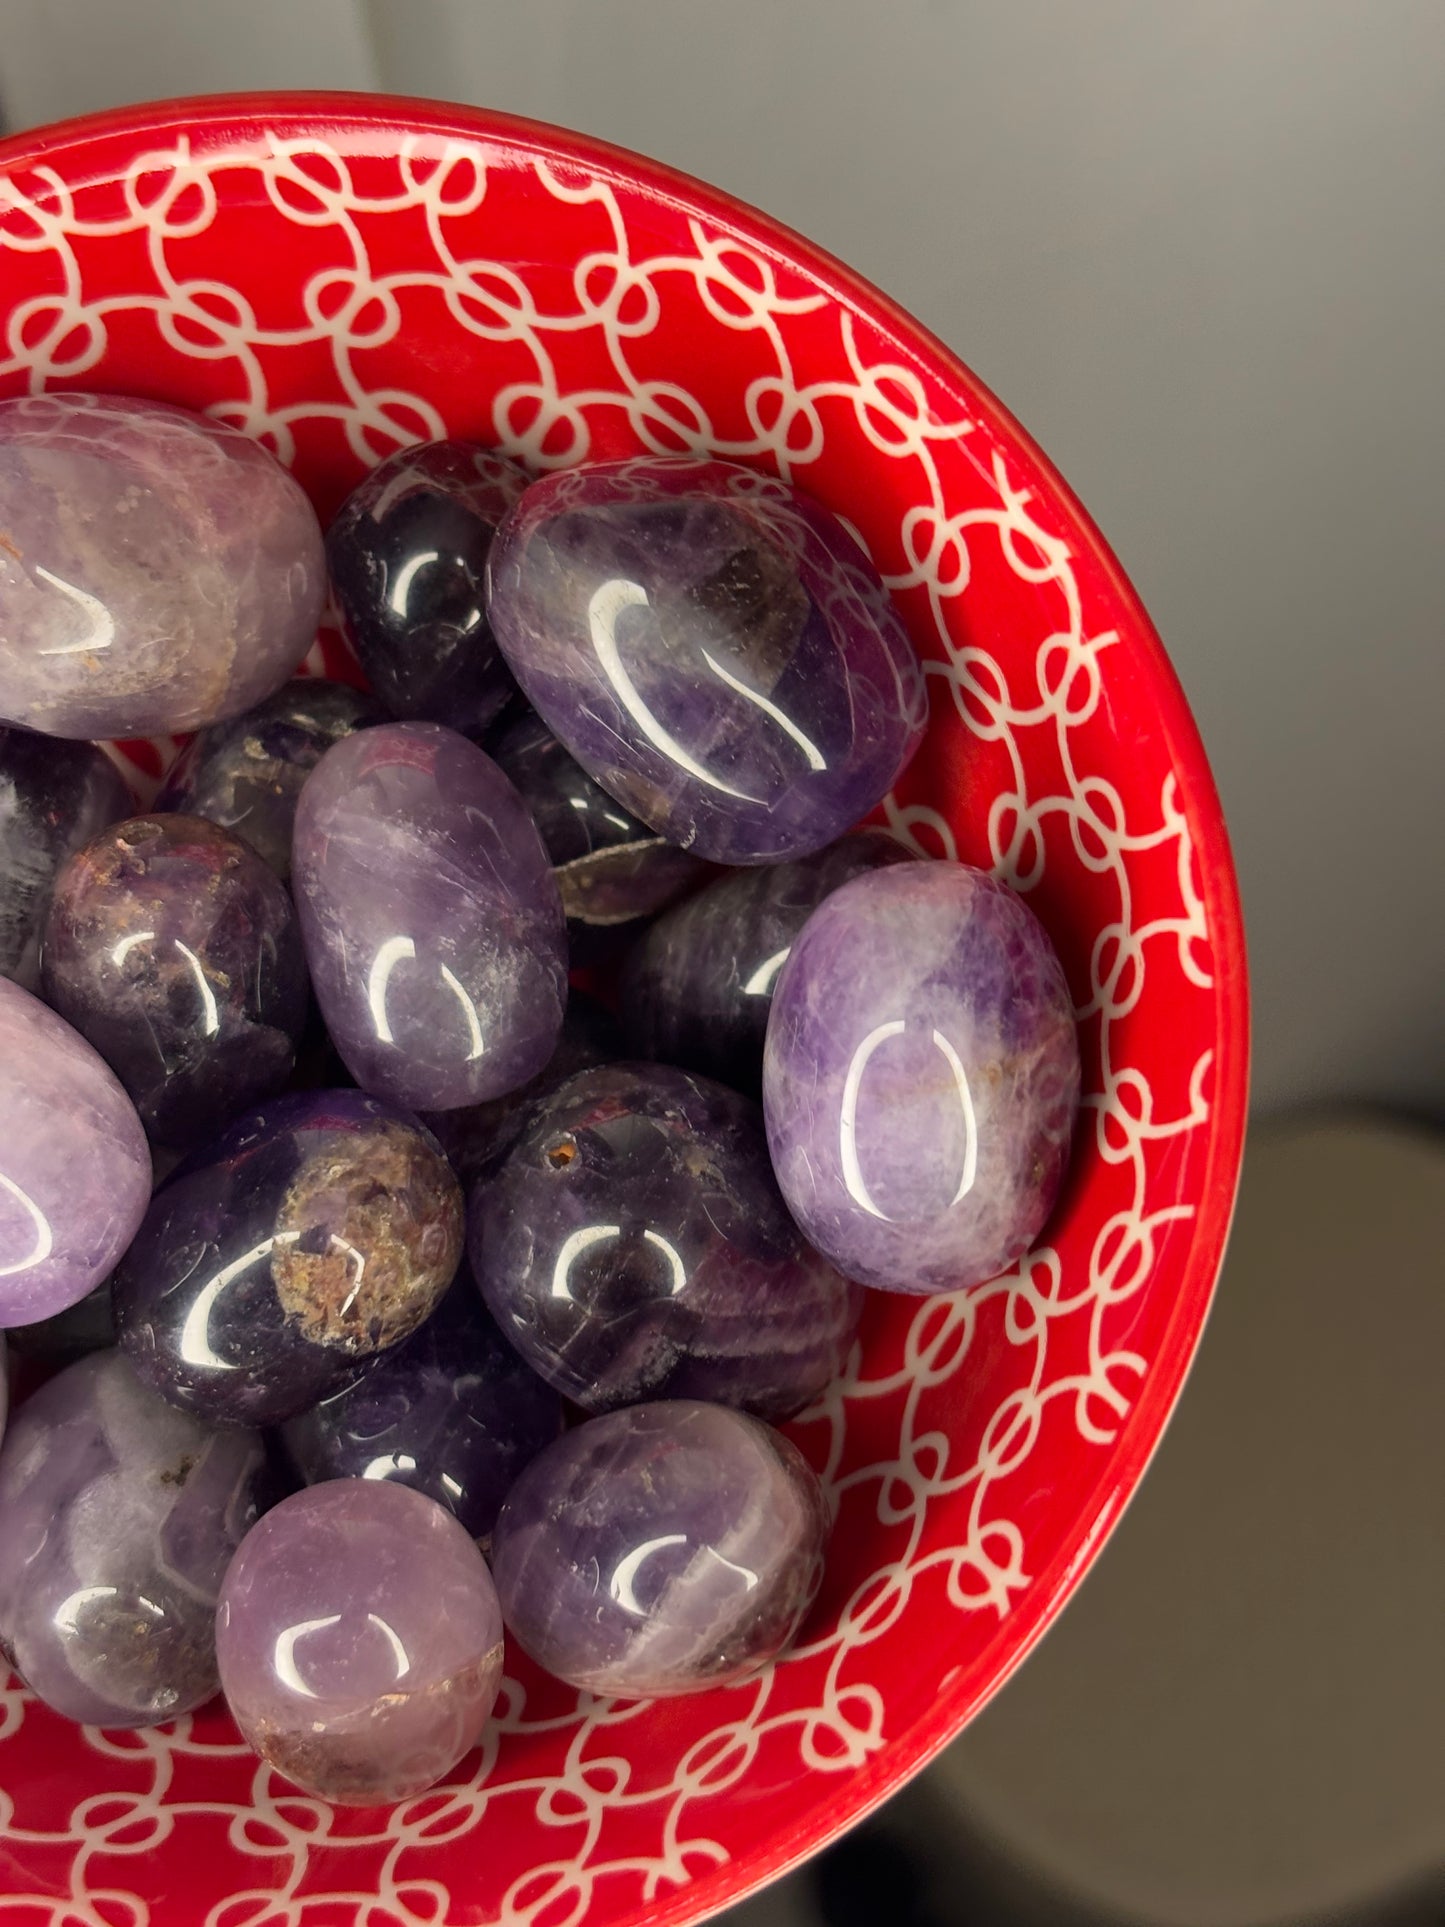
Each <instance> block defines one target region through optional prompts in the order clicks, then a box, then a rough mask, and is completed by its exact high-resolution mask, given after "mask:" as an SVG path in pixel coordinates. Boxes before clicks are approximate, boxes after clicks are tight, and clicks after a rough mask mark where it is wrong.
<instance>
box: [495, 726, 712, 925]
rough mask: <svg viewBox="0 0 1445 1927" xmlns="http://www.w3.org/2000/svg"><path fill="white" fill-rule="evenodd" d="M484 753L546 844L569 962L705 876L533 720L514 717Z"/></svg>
mask: <svg viewBox="0 0 1445 1927" xmlns="http://www.w3.org/2000/svg"><path fill="white" fill-rule="evenodd" d="M492 754H493V756H494V757H495V758H496V761H497V764H498V766H499V767H500V769H501V770H502V771H503V773H504V774H505V775H506V776H507V777H509V778H510V780H511V781H512V782H513V783H514V784H515V785H516V787H517V790H518V793H519V794H520V796H521V798H522V801H523V802H524V803H525V804H526V805H527V808H528V809H529V810H530V811H531V813H532V821H533V822H534V823H535V824H536V825H537V828H538V830H540V832H541V835H542V841H543V843H545V844H546V846H547V854H548V856H550V857H551V859H552V874H553V875H554V876H555V877H556V879H557V887H558V889H559V890H560V891H561V893H562V908H563V909H564V910H565V911H566V913H567V934H568V937H569V939H570V940H571V945H572V954H573V956H574V958H575V957H577V956H579V955H586V954H592V955H596V954H598V953H600V952H602V951H603V950H605V949H606V948H607V947H608V946H609V943H610V942H615V941H616V940H617V939H618V938H620V937H624V936H625V935H626V934H627V933H628V930H629V928H630V927H631V926H632V925H634V924H636V923H637V922H638V920H639V919H640V918H644V917H650V916H652V915H654V914H655V913H656V912H657V911H658V910H661V909H662V908H663V906H664V905H665V904H668V903H671V902H672V901H673V899H674V898H675V897H676V896H678V895H679V894H680V893H681V892H682V891H683V890H686V889H687V888H688V887H689V886H690V885H691V884H693V883H696V882H697V881H698V879H699V878H700V877H702V876H705V875H706V874H707V866H706V865H705V864H704V863H702V862H701V861H700V860H699V859H698V858H697V857H695V856H690V855H689V854H688V852H687V851H686V850H679V849H678V847H677V845H676V844H674V843H669V842H668V841H667V840H666V838H665V837H661V836H659V835H658V834H657V832H656V830H650V829H649V828H648V827H647V825H646V824H645V823H642V822H640V821H639V820H638V819H637V817H635V816H633V815H632V813H631V812H630V811H629V810H625V809H624V808H623V807H622V805H621V804H620V803H618V802H615V801H614V800H613V798H612V797H610V796H609V795H608V794H607V792H606V790H604V789H603V788H602V787H601V785H600V784H598V783H594V782H593V780H592V778H591V777H590V776H589V775H588V774H587V772H586V770H585V769H583V767H582V765H581V764H580V763H579V762H578V761H577V760H576V758H575V757H573V756H570V755H569V754H568V753H567V751H566V750H565V749H563V747H562V745H561V744H560V743H559V742H558V741H557V738H556V737H555V736H554V735H553V734H552V732H551V730H550V729H548V727H547V725H546V724H545V723H544V722H543V721H542V719H541V717H540V716H523V717H520V718H519V719H518V720H517V721H516V722H514V723H513V724H512V726H511V728H510V729H509V730H508V731H507V732H506V734H505V735H504V736H503V737H501V739H500V740H499V741H498V743H497V745H496V747H495V748H494V749H493V751H492Z"/></svg>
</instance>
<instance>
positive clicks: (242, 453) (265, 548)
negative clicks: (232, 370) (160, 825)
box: [0, 394, 326, 737]
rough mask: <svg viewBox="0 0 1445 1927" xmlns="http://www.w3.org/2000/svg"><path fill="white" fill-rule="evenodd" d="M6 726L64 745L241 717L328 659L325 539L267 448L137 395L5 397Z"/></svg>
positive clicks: (2, 684)
mask: <svg viewBox="0 0 1445 1927" xmlns="http://www.w3.org/2000/svg"><path fill="white" fill-rule="evenodd" d="M0 529H3V530H4V531H5V541H4V544H3V545H0V714H3V715H4V717H5V718H6V719H7V720H9V721H11V722H17V723H28V724H29V725H30V727H31V728H32V729H40V730H44V731H45V732H46V733H47V734H48V735H51V736H81V737H97V736H154V735H160V734H163V733H166V732H176V733H179V732H181V731H183V730H188V729H198V728H200V727H202V726H203V725H204V724H206V723H212V722H216V721H219V720H220V718H222V717H224V716H237V715H240V714H241V712H242V711H243V710H247V709H249V708H250V707H251V706H252V704H253V703H256V702H259V701H260V699H261V698H262V697H263V696H265V695H267V694H269V693H270V691H271V690H273V689H275V688H276V687H277V685H278V684H280V683H282V682H284V681H285V680H286V678H287V677H288V676H289V675H290V674H291V673H292V671H293V670H294V669H295V668H296V665H297V664H298V663H299V662H300V661H301V658H302V657H303V656H304V655H305V654H306V651H307V650H308V649H309V648H310V647H311V643H312V640H313V638H314V636H315V633H316V622H317V618H318V617H319V616H320V614H321V603H322V598H323V596H324V595H325V592H326V565H325V556H324V553H323V550H322V545H321V530H320V528H319V526H318V524H317V521H316V515H315V512H314V510H313V509H312V507H311V504H310V503H309V502H308V501H307V499H306V497H305V495H304V494H303V493H302V491H301V489H300V488H299V487H298V485H297V484H296V482H295V481H293V480H292V478H291V476H290V475H288V474H287V472H286V470H285V469H284V468H282V467H281V465H280V463H279V462H277V461H276V460H275V459H274V458H273V457H272V456H271V455H270V454H268V453H267V451H266V450H265V449H264V448H262V446H261V445H260V443H259V442H253V441H251V440H249V439H248V437H246V436H245V435H241V434H238V433H237V432H236V430H235V429H233V428H227V427H224V426H223V425H222V424H221V423H220V422H217V421H212V420H210V419H208V418H207V417H205V416H202V415H193V414H191V413H190V412H189V411H188V410H186V409H184V408H172V407H171V406H170V405H169V404H167V403H165V402H156V401H139V400H133V399H129V398H127V397H125V396H121V395H80V394H55V395H29V396H24V397H21V398H19V399H17V400H13V401H4V402H0Z"/></svg>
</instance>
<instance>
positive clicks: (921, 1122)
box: [763, 863, 1079, 1292]
mask: <svg viewBox="0 0 1445 1927" xmlns="http://www.w3.org/2000/svg"><path fill="white" fill-rule="evenodd" d="M1078 1101H1079V1045H1078V1038H1077V1036H1076V1034H1075V1030H1074V1016H1073V1006H1072V1004H1071V1002H1070V998H1069V988H1068V984H1067V983H1066V981H1065V979H1064V972H1063V968H1062V966H1061V965H1060V963H1059V960H1058V957H1057V956H1056V955H1055V953H1054V949H1053V946H1052V945H1051V944H1050V942H1049V938H1048V934H1047V932H1046V931H1045V929H1044V927H1043V925H1042V924H1041V923H1040V922H1039V920H1038V918H1037V917H1036V916H1035V915H1034V913H1033V911H1032V910H1030V909H1029V907H1028V905H1027V904H1026V903H1024V902H1023V900H1022V899H1021V898H1020V897H1017V896H1015V895H1014V893H1013V892H1012V891H1011V890H1009V889H1007V888H1006V887H1005V886H1004V885H1003V884H1001V883H998V882H996V881H994V879H993V878H991V877H989V876H986V875H985V874H984V873H983V871H981V870H973V869H969V868H967V867H966V866H965V865H963V864H958V863H910V864H904V865H902V866H900V867H899V868H897V869H888V870H875V871H873V872H871V873H870V874H868V875H866V876H860V877H855V878H854V880H853V881H852V882H851V883H845V884H844V885H843V887H842V888H841V889H840V890H838V891H835V893H834V894H833V895H832V896H830V897H829V898H828V899H827V901H826V902H825V903H824V904H823V905H822V906H821V908H819V909H818V910H816V911H815V912H814V914H813V916H812V917H811V918H810V919H809V921H808V923H807V925H806V926H805V928H804V930H803V932H802V934H801V936H799V937H798V938H797V940H796V941H795V942H794V944H793V947H792V951H791V953H790V955H789V957H788V961H787V963H786V964H785V965H784V966H783V971H782V975H781V977H780V978H779V981H778V987H777V990H776V992H775V994H774V997H773V1009H772V1015H771V1017H770V1019H769V1022H768V1037H767V1048H766V1051H765V1055H764V1064H763V1103H764V1107H765V1110H766V1114H767V1121H768V1142H769V1145H770V1146H771V1149H772V1154H773V1165H774V1168H775V1169H776V1171H777V1174H778V1182H779V1184H780V1185H781V1186H782V1190H783V1196H784V1197H785V1198H786V1199H787V1201H788V1205H789V1207H790V1209H791V1210H792V1213H793V1216H794V1217H795V1218H796V1219H797V1220H798V1223H799V1224H800V1225H801V1226H802V1227H803V1230H804V1232H805V1233H806V1235H807V1236H808V1237H809V1238H810V1239H811V1240H812V1242H813V1243H814V1244H815V1245H816V1246H817V1247H818V1249H819V1250H820V1251H822V1252H825V1253H826V1254H827V1256H828V1257H830V1258H831V1259H832V1260H833V1262H834V1264H836V1265H837V1266H838V1267H839V1269H840V1270H841V1271H843V1272H845V1273H846V1274H847V1275H848V1276H849V1277H850V1278H856V1279H858V1280H859V1281H860V1283H862V1284H865V1285H878V1286H882V1287H883V1288H885V1289H887V1290H892V1291H915V1292H930V1291H952V1290H954V1289H956V1288H958V1287H961V1286H964V1285H972V1284H977V1283H979V1282H981V1281H982V1280H983V1279H985V1278H992V1277H994V1276H996V1275H997V1274H998V1273H999V1272H1001V1271H1004V1270H1006V1269H1007V1268H1008V1266H1010V1265H1011V1264H1013V1263H1014V1261H1015V1260H1016V1259H1018V1258H1020V1257H1021V1256H1022V1255H1023V1254H1024V1252H1025V1251H1027V1250H1028V1248H1029V1246H1030V1245H1031V1244H1032V1243H1033V1241H1034V1239H1035V1238H1036V1237H1037V1235H1038V1233H1039V1232H1040V1230H1042V1228H1043V1225H1044V1222H1045V1220H1046V1219H1047V1217H1048V1215H1049V1212H1050V1210H1051V1209H1052V1208H1053V1203H1054V1199H1055V1198H1056V1196H1057V1195H1058V1190H1059V1186H1060V1184H1061V1182H1062V1180H1063V1175H1064V1168H1065V1166H1066V1164H1067V1162H1068V1156H1069V1138H1070V1134H1071V1132H1072V1129H1073V1122H1074V1114H1075V1111H1076V1109H1077V1106H1078Z"/></svg>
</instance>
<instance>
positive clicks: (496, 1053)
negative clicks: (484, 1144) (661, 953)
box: [292, 723, 567, 1111]
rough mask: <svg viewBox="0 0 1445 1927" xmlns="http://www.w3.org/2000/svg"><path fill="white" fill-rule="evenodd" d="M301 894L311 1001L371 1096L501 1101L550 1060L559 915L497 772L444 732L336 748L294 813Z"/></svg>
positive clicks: (555, 1023)
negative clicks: (318, 1007)
mask: <svg viewBox="0 0 1445 1927" xmlns="http://www.w3.org/2000/svg"><path fill="white" fill-rule="evenodd" d="M292 881H293V886H294V888H295V891H296V902H297V909H298V911H299V913H300V917H301V929H302V934H303V936H304V938H305V941H306V956H307V961H308V962H309V964H310V966H311V980H312V984H313V985H314V987H315V991H316V1000H317V1002H318V1003H319V1004H320V1006H321V1012H322V1015H323V1016H324V1017H325V1019H326V1027H327V1029H328V1030H329V1031H330V1033H331V1037H332V1040H333V1042H334V1043H335V1045H336V1048H337V1050H338V1051H339V1052H340V1053H341V1057H342V1060H343V1061H344V1063H345V1064H346V1067H347V1069H348V1070H349V1071H350V1072H351V1074H352V1076H353V1077H354V1078H355V1079H356V1081H357V1083H358V1084H359V1085H360V1086H361V1087H362V1089H363V1090H368V1091H374V1092H375V1093H376V1094H377V1095H378V1096H380V1097H388V1098H391V1099H393V1100H394V1101H395V1102H397V1103H399V1104H406V1105H409V1106H411V1107H413V1108H414V1109H416V1110H419V1111H447V1110H453V1109H455V1108H457V1107H459V1106H461V1105H464V1104H478V1103H481V1102H482V1101H483V1100H484V1099H486V1098H491V1097H500V1096H501V1095H502V1094H503V1093H504V1092H506V1091H511V1090H515V1089H516V1088H517V1087H518V1085H521V1084H525V1083H526V1082H527V1080H528V1079H529V1078H531V1077H535V1076H536V1074H537V1072H538V1071H540V1070H541V1069H542V1068H543V1067H544V1065H545V1064H546V1062H547V1060H548V1058H549V1057H550V1056H551V1055H552V1052H553V1050H554V1049H555V1048H556V1044H557V1036H558V1032H559V1031H560V1029H561V1025H562V1012H563V1010H564V1009H565V1007H566V1003H567V940H566V930H565V926H564V923H563V918H562V904H561V900H560V898H559V897H558V894H557V885H556V884H555V882H554V881H553V880H552V874H551V870H550V868H549V866H548V863H547V853H546V851H545V850H544V849H543V847H542V840H541V838H540V837H539V836H538V834H537V831H536V827H535V825H534V824H533V822H532V819H531V818H530V817H529V816H528V814H527V811H526V807H525V805H524V804H523V802H522V799H521V798H520V797H519V796H518V794H517V792H516V791H515V790H514V789H513V788H512V785H511V784H510V783H509V782H508V781H507V779H506V777H505V776H503V774H502V772H501V771H500V770H499V769H498V768H497V766H496V764H495V763H494V762H493V761H492V759H491V757H490V756H487V755H486V754H485V753H484V752H483V751H482V750H480V749H478V748H477V747H476V745H475V744H474V743H469V742H468V741H467V740H466V738H465V737H463V736H459V735H457V733H456V732H455V731H454V730H450V729H442V728H440V727H439V726H438V725H437V724H435V723H386V724H383V725H382V727H381V728H379V729H369V730H365V731H363V732H362V733H361V734H360V735H357V736H349V737H347V738H346V739H345V740H344V741H342V742H339V743H337V744H336V745H335V747H334V748H332V749H329V750H328V751H327V752H326V754H325V756H323V757H322V759H321V761H320V762H319V763H318V764H317V766H316V769H315V770H314V771H313V773H312V775H311V776H310V778H309V779H308V781H307V784H306V788H305V789H304V790H303V791H302V793H301V804H300V807H299V809H298V810H297V813H296V836H295V843H294V847H293V854H292Z"/></svg>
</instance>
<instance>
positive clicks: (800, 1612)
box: [492, 1399, 828, 1699]
mask: <svg viewBox="0 0 1445 1927" xmlns="http://www.w3.org/2000/svg"><path fill="white" fill-rule="evenodd" d="M827 1537H828V1511H827V1506H826V1504H825V1502H824V1498H823V1494H822V1491H821V1489H820V1487H819V1485H818V1481H817V1479H816V1478H815V1477H814V1475H813V1473H812V1471H811V1470H810V1469H809V1467H808V1465H807V1462H806V1461H805V1460H804V1458H803V1456H802V1454H801V1453H800V1452H799V1451H798V1449H797V1448H796V1446H794V1445H792V1444H790V1443H789V1441H788V1440H787V1439H785V1438H784V1437H783V1436H782V1434H781V1433H779V1432H774V1431H773V1430H772V1429H771V1428H770V1427H769V1426H766V1425H762V1424H760V1423H759V1422H758V1421H757V1420H756V1419H752V1418H748V1417H747V1416H746V1415H745V1414H743V1413H741V1412H733V1411H729V1410H727V1409H726V1408H725V1407H723V1406H718V1405H699V1404H695V1403H694V1402H693V1401H692V1400H690V1399H667V1400H662V1401H660V1402H658V1403H656V1404H652V1405H635V1406H632V1407H631V1408H630V1409H629V1410H627V1411H623V1412H609V1413H607V1414H606V1415H605V1416H604V1417H602V1418H594V1419H590V1420H589V1421H588V1422H587V1423H586V1424H585V1425H580V1426H578V1428H577V1429H576V1430H575V1431H573V1432H569V1433H567V1434H566V1436H565V1437H563V1438H560V1439H558V1440H557V1442H556V1444H555V1445H549V1446H548V1447H547V1449H546V1451H545V1452H542V1453H541V1454H539V1456H538V1457H537V1458H535V1459H533V1461H532V1463H531V1465H529V1466H528V1468H527V1470H526V1471H525V1472H524V1473H523V1474H522V1476H521V1478H520V1479H519V1480H518V1481H517V1483H516V1485H514V1486H513V1488H512V1491H511V1495H510V1497H509V1498H508V1500H507V1503H506V1505H505V1506H503V1508H502V1516H501V1518H500V1519H499V1520H498V1522H497V1530H496V1534H495V1536H494V1538H493V1541H492V1570H493V1573H494V1574H495V1576H496V1581H497V1591H498V1593H499V1594H500V1596H501V1601H502V1616H503V1618H504V1619H505V1620H506V1622H507V1627H508V1630H509V1631H510V1632H512V1633H513V1634H514V1635H515V1636H516V1638H517V1639H518V1640H519V1641H520V1642H521V1644H522V1645H523V1646H524V1647H525V1648H526V1650H527V1651H528V1652H529V1653H530V1654H531V1656H532V1658H533V1659H535V1660H537V1661H538V1663H539V1664H541V1665H543V1666H545V1667H546V1668H547V1670H548V1671H549V1672H552V1673H555V1674H556V1675H557V1677H558V1678H559V1679H563V1680H566V1681H567V1682H568V1683H569V1684H570V1685H572V1686H580V1687H582V1688H584V1689H585V1690H586V1691H588V1692H591V1693H606V1694H613V1695H616V1696H618V1697H620V1698H626V1699H651V1698H654V1697H659V1696H661V1695H664V1694H669V1695H670V1694H676V1693H695V1692H699V1691H701V1690H703V1689H704V1688H706V1687H709V1686H723V1685H726V1684H728V1683H729V1682H730V1681H733V1680H738V1679H745V1678H746V1677H747V1676H748V1674H750V1673H755V1672H757V1671H758V1670H759V1669H760V1668H761V1667H763V1666H764V1665H766V1664H767V1662H768V1661H769V1660H770V1659H773V1658H775V1657H776V1655H777V1654H778V1653H779V1652H781V1651H782V1649H783V1648H784V1647H785V1646H786V1645H787V1643H788V1641H789V1640H790V1639H792V1637H793V1635H794V1634H795V1633H796V1631H797V1629H798V1627H799V1625H800V1624H801V1623H802V1620H803V1617H804V1615H805V1614H806V1613H807V1610H808V1608H809V1606H811V1605H812V1603H813V1600H814V1598H815V1597H816V1595H817V1591H818V1587H819V1584H820V1583H821V1580H822V1576H823V1553H824V1548H825V1546H826V1543H827Z"/></svg>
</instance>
